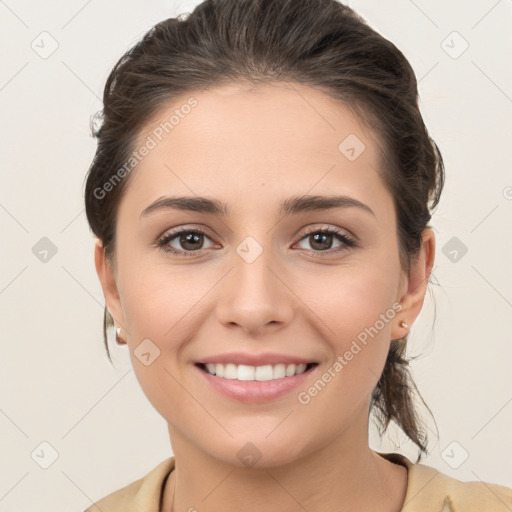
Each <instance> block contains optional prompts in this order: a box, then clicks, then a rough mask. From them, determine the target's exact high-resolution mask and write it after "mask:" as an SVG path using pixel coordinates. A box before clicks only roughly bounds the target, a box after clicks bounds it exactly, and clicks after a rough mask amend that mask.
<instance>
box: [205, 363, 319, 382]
mask: <svg viewBox="0 0 512 512" xmlns="http://www.w3.org/2000/svg"><path fill="white" fill-rule="evenodd" d="M196 366H197V367H198V368H200V369H201V370H202V371H203V372H205V373H208V374H209V375H212V376H215V377H222V378H224V379H228V380H238V381H258V382H264V381H270V380H279V379H287V378H291V377H295V376H297V375H301V374H303V373H306V372H309V371H310V370H311V369H313V368H314V367H315V366H318V363H307V364H306V363H303V364H284V363H278V364H274V365H270V364H268V365H263V366H250V365H245V364H233V363H226V364H222V363H196Z"/></svg>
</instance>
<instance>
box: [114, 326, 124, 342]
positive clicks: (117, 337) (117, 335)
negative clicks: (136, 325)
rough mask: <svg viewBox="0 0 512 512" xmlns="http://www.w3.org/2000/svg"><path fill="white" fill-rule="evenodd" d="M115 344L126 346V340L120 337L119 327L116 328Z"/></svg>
mask: <svg viewBox="0 0 512 512" xmlns="http://www.w3.org/2000/svg"><path fill="white" fill-rule="evenodd" d="M116 343H117V344H118V345H126V340H124V339H123V338H122V337H121V327H117V328H116Z"/></svg>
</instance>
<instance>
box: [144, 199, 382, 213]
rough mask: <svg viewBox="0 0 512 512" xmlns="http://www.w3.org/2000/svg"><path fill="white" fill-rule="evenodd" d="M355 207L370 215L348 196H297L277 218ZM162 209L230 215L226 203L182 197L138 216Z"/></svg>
mask: <svg viewBox="0 0 512 512" xmlns="http://www.w3.org/2000/svg"><path fill="white" fill-rule="evenodd" d="M350 207H355V208H359V209H361V210H363V211H366V212H368V213H370V214H372V215H373V216H374V217H375V213H374V212H373V210H372V209H371V208H370V207H369V206H368V205H367V204H364V203H362V202H361V201H359V200H357V199H354V198H353V197H348V196H315V195H309V196H297V197H290V198H288V199H286V200H284V201H283V202H282V203H281V204H280V206H279V210H278V214H279V216H284V215H293V214H299V213H304V212H312V211H322V210H333V209H336V208H350ZM162 209H175V210H182V211H192V212H197V213H207V214H211V215H217V216H220V217H226V216H228V215H229V214H230V208H229V206H228V205H227V204H226V203H222V202H221V201H218V200H217V199H210V198H207V197H198V196H182V197H161V198H159V199H157V200H156V201H154V202H153V203H151V204H150V205H149V206H148V207H147V208H145V209H144V210H143V211H142V213H141V214H140V216H141V217H145V216H147V215H149V214H150V213H152V212H155V211H159V210H162Z"/></svg>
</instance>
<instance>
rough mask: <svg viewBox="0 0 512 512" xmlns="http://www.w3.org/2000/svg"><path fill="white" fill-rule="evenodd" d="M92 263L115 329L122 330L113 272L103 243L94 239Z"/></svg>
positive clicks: (122, 323) (122, 320)
mask: <svg viewBox="0 0 512 512" xmlns="http://www.w3.org/2000/svg"><path fill="white" fill-rule="evenodd" d="M94 263H95V265H96V273H97V274H98V278H99V280H100V283H101V288H102V289H103V295H104V296H105V302H106V304H107V308H108V310H109V312H110V314H111V315H112V318H113V319H114V323H115V325H116V327H123V328H124V317H123V309H122V306H121V300H120V298H119V292H118V290H117V283H116V276H115V272H114V270H113V268H112V266H111V265H110V263H109V261H108V258H107V255H106V253H105V249H104V247H103V243H102V241H101V240H100V239H96V245H95V247H94Z"/></svg>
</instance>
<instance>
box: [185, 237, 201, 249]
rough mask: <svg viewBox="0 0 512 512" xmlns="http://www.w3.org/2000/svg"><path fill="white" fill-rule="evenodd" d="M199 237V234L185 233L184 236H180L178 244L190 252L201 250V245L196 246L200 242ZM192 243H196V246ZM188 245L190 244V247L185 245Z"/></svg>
mask: <svg viewBox="0 0 512 512" xmlns="http://www.w3.org/2000/svg"><path fill="white" fill-rule="evenodd" d="M201 236H202V235H201V234H199V233H187V234H186V235H181V236H180V244H181V246H182V247H183V248H184V249H186V248H188V249H191V250H195V249H198V248H201V246H202V244H201V245H200V247H198V246H197V242H198V241H199V240H200V237H201ZM194 242H196V245H193V244H194ZM188 243H192V247H187V246H186V244H188Z"/></svg>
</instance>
